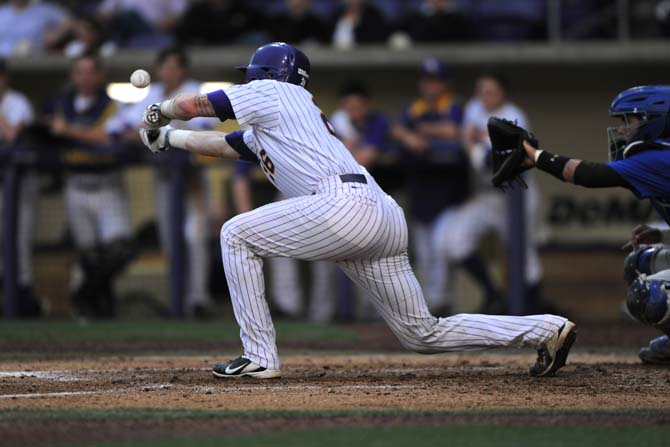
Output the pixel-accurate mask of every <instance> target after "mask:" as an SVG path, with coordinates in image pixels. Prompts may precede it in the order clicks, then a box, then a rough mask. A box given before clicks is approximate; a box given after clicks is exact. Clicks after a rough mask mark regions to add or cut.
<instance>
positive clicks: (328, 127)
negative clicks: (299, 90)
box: [312, 97, 337, 138]
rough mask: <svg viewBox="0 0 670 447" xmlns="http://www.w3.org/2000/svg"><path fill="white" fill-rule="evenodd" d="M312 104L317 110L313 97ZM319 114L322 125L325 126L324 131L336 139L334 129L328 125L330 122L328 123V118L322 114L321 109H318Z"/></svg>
mask: <svg viewBox="0 0 670 447" xmlns="http://www.w3.org/2000/svg"><path fill="white" fill-rule="evenodd" d="M312 102H314V105H315V106H316V107H317V108H318V107H319V105H318V104H317V103H316V100H315V99H314V97H312ZM319 113H321V121H323V124H324V125H325V126H326V130H327V131H328V133H329V134H331V135H332V136H334V137H335V138H337V135H336V134H335V129H334V128H333V125H332V124H330V121H328V118H326V115H324V114H323V112H322V111H321V109H319Z"/></svg>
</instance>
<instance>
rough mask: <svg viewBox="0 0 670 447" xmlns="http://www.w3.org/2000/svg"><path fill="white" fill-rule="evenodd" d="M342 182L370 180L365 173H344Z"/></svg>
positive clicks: (341, 178)
mask: <svg viewBox="0 0 670 447" xmlns="http://www.w3.org/2000/svg"><path fill="white" fill-rule="evenodd" d="M340 181H341V182H342V183H367V182H368V180H367V179H366V178H365V176H364V175H363V174H342V175H341V176H340Z"/></svg>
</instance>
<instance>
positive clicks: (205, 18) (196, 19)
mask: <svg viewBox="0 0 670 447" xmlns="http://www.w3.org/2000/svg"><path fill="white" fill-rule="evenodd" d="M261 25H262V20H261V13H260V12H259V11H256V10H254V9H252V8H250V7H249V6H247V2H245V1H244V0H199V1H195V2H193V3H191V5H190V6H189V7H188V9H187V10H186V12H185V13H184V15H183V17H182V18H181V20H180V21H179V24H178V25H177V28H176V33H177V40H178V41H179V43H180V44H183V45H230V44H232V43H235V42H237V41H239V40H240V39H244V36H245V35H249V33H252V32H254V31H257V30H258V29H259V27H260V26H261Z"/></svg>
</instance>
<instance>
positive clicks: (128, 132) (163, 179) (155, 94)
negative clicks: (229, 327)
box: [106, 47, 216, 316]
mask: <svg viewBox="0 0 670 447" xmlns="http://www.w3.org/2000/svg"><path fill="white" fill-rule="evenodd" d="M189 65H190V64H189V59H188V57H187V55H186V53H185V52H184V50H183V49H181V48H179V47H169V48H165V49H163V50H161V51H160V53H159V54H158V57H157V58H156V72H157V74H158V78H159V82H154V83H152V84H151V86H150V87H149V93H148V95H147V97H146V98H145V99H144V100H143V101H141V102H139V103H136V104H133V105H131V106H129V107H127V108H126V109H122V110H121V111H119V112H118V113H117V114H116V115H114V117H113V118H112V119H110V121H109V123H108V124H107V126H106V130H107V132H109V133H110V134H112V135H115V136H118V137H120V138H122V139H125V140H129V141H131V142H133V143H138V142H139V141H138V140H137V129H138V128H139V127H140V125H141V124H142V121H141V113H142V110H144V108H145V107H146V106H147V105H149V104H152V103H154V102H158V101H161V100H163V99H166V98H169V97H170V96H174V95H177V94H179V93H182V92H192V91H199V90H200V83H199V82H197V81H195V80H193V79H189V78H188V69H189ZM215 125H216V121H215V120H214V119H211V118H199V119H195V120H191V121H190V122H188V123H187V122H174V123H173V127H178V128H180V129H199V130H202V129H212V128H213V127H214V126H215ZM188 180H189V185H188V186H189V188H188V189H189V194H188V196H187V201H186V207H185V212H186V216H185V219H184V229H183V231H184V236H185V242H186V253H187V261H188V262H187V264H186V265H187V271H186V313H187V315H189V316H199V315H204V314H205V311H206V309H207V307H208V306H209V304H210V297H209V291H208V288H207V282H208V277H207V274H208V268H207V266H208V265H209V250H208V244H207V242H208V240H207V239H208V234H209V233H208V227H209V221H208V218H207V201H208V200H207V192H208V191H209V182H208V180H209V177H208V175H207V172H206V170H205V169H200V168H198V167H189V170H188ZM154 185H155V195H156V211H157V213H156V217H157V221H158V229H159V235H160V241H161V246H162V247H163V250H166V251H167V252H168V253H169V252H171V251H172V247H171V239H170V237H168V235H169V232H168V229H169V223H170V214H169V206H168V204H169V200H170V191H169V189H170V188H169V186H170V182H169V173H168V172H167V170H166V169H164V168H163V167H162V166H161V165H159V166H158V167H157V168H156V172H155V176H154Z"/></svg>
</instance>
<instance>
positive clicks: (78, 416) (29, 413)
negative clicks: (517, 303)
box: [0, 407, 670, 422]
mask: <svg viewBox="0 0 670 447" xmlns="http://www.w3.org/2000/svg"><path fill="white" fill-rule="evenodd" d="M439 415H443V416H472V417H475V416H520V417H522V416H546V417H547V420H549V419H551V418H553V417H555V416H559V415H572V416H588V417H591V416H605V417H607V416H614V415H628V416H638V417H647V416H649V417H651V416H660V415H670V409H661V408H620V409H575V410H564V409H560V410H554V409H534V408H532V409H527V408H518V409H473V410H405V409H397V408H393V409H388V410H378V409H352V410H347V409H344V410H282V409H277V410H267V409H257V410H229V409H221V410H209V409H192V408H133V407H127V408H112V409H92V408H91V409H88V408H84V409H77V408H53V409H46V408H10V409H0V422H11V421H25V420H34V421H45V420H79V421H88V420H115V419H116V420H119V419H155V420H169V419H188V418H190V419H195V418H211V417H217V418H238V419H243V418H248V419H250V420H259V419H272V418H295V419H315V420H316V419H332V418H334V417H343V416H371V417H372V416H388V417H409V416H413V417H421V416H439Z"/></svg>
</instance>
